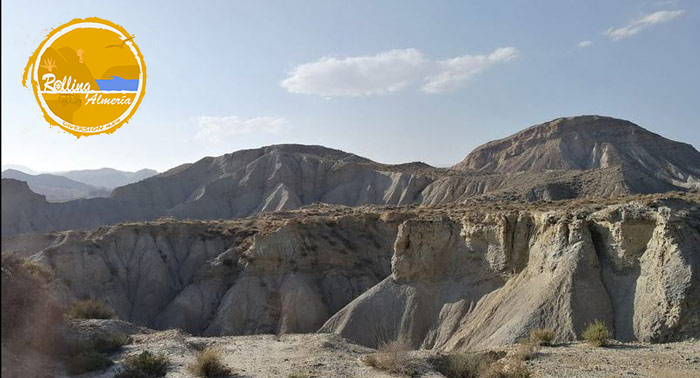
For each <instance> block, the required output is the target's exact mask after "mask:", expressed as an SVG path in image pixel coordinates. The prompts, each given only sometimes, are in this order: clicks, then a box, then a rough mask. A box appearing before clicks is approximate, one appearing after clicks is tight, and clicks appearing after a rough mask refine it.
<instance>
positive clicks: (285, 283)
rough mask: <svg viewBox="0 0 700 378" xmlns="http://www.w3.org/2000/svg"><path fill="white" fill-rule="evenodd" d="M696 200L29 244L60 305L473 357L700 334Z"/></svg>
mask: <svg viewBox="0 0 700 378" xmlns="http://www.w3.org/2000/svg"><path fill="white" fill-rule="evenodd" d="M699 245H700V197H698V196H697V195H692V194H674V195H665V196H646V197H634V198H624V199H620V200H610V201H608V202H607V204H606V203H600V201H562V202H555V203H550V204H540V205H538V206H537V208H535V207H534V206H531V205H527V204H517V203H490V204H489V203H481V204H474V205H464V206H449V207H396V208H386V207H385V208H376V207H362V208H349V207H337V206H316V207H310V208H305V209H302V210H296V211H292V212H277V213H273V214H263V215H258V216H256V217H253V218H248V219H240V220H228V221H178V220H174V219H171V220H159V221H156V222H145V223H144V222H139V223H125V224H120V225H116V226H109V227H101V228H98V229H94V230H91V231H70V232H57V233H53V234H47V235H32V234H25V235H18V236H13V237H12V238H8V239H5V240H4V241H3V244H2V246H3V254H5V253H20V254H21V255H22V256H29V258H30V259H31V260H32V261H35V262H38V263H41V264H44V265H46V266H48V267H50V268H51V269H52V270H53V271H54V272H55V275H56V277H57V278H58V280H59V281H60V282H62V283H63V290H62V292H63V294H62V295H63V296H65V298H64V301H66V302H68V301H70V300H71V299H72V298H81V297H96V298H98V299H101V300H104V301H106V302H108V303H109V304H110V305H111V306H112V307H114V309H115V311H116V313H117V314H118V316H119V317H120V318H121V319H123V320H126V321H130V322H134V323H136V324H138V325H143V326H148V327H151V328H156V329H170V328H180V329H183V330H186V331H187V332H190V333H193V334H203V335H212V336H213V335H241V334H255V333H299V332H302V333H303V332H314V331H316V330H318V329H320V330H321V331H322V332H333V333H338V334H340V335H342V336H344V337H346V338H349V339H351V340H353V341H355V342H358V343H361V344H364V345H368V346H376V345H377V344H379V343H381V342H383V341H388V340H393V339H396V338H405V339H406V340H408V341H409V342H410V343H411V344H412V345H413V346H415V347H421V348H429V349H438V350H453V349H471V348H482V347H490V346H493V345H498V344H507V343H512V342H514V341H515V340H517V339H519V338H521V337H523V336H525V335H527V334H528V333H529V331H530V330H532V329H535V328H544V327H547V328H552V329H554V330H555V331H556V333H557V338H558V339H559V340H560V341H565V340H574V339H577V338H578V337H579V336H580V334H581V332H582V330H583V328H584V327H585V326H586V325H587V323H589V322H591V321H593V320H594V319H601V320H603V321H604V322H606V324H608V326H609V327H610V329H611V330H613V333H614V337H615V338H617V339H619V340H623V341H633V340H641V341H672V340H682V339H685V338H690V337H700V317H699V316H698V315H697V314H698V313H700V296H699V293H700V254H699V251H700V250H699V249H698V246H699Z"/></svg>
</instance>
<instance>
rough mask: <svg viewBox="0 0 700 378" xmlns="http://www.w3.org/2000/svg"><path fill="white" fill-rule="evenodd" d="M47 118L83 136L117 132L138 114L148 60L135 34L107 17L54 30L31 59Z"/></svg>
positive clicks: (29, 72) (29, 73) (30, 74)
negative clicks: (145, 59) (131, 33)
mask: <svg viewBox="0 0 700 378" xmlns="http://www.w3.org/2000/svg"><path fill="white" fill-rule="evenodd" d="M27 79H29V80H30V82H31V86H32V90H33V91H34V96H35V97H36V101H37V102H38V103H39V107H40V108H41V111H42V112H43V113H44V118H45V119H46V120H47V121H48V122H49V123H50V124H52V125H56V126H59V127H61V128H62V129H64V130H66V131H68V132H69V133H72V134H74V135H76V136H78V137H80V136H88V135H94V134H100V133H108V134H111V133H113V132H114V131H115V130H116V129H118V128H119V127H121V126H122V125H123V124H124V123H126V122H128V121H129V118H131V116H132V115H134V113H135V112H136V109H137V108H138V106H139V104H140V103H141V100H142V99H143V95H144V94H145V89H146V64H145V63H144V61H143V56H142V55H141V51H140V50H139V48H138V46H137V45H136V43H135V42H134V36H133V35H130V34H129V33H127V32H126V30H124V28H122V27H121V26H119V25H116V24H114V23H112V22H109V21H107V20H102V19H99V18H95V17H93V18H86V19H75V20H73V21H71V22H69V23H67V24H64V25H61V26H60V27H58V28H56V29H54V30H52V31H51V32H50V33H49V35H48V36H47V37H46V39H45V40H44V41H43V42H42V43H41V44H40V45H39V47H38V48H37V49H36V51H35V52H34V54H33V55H32V56H31V57H30V58H29V62H28V63H27V67H26V68H25V70H24V77H23V79H22V84H23V85H24V86H25V87H26V86H27Z"/></svg>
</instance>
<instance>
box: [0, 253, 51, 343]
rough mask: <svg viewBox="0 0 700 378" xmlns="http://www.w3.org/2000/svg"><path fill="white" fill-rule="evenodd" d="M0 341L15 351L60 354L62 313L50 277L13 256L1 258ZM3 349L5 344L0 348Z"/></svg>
mask: <svg viewBox="0 0 700 378" xmlns="http://www.w3.org/2000/svg"><path fill="white" fill-rule="evenodd" d="M1 264H2V265H1V269H2V285H1V286H0V287H1V288H2V293H1V295H0V297H1V299H2V306H1V308H2V316H0V320H1V324H2V339H3V343H5V341H9V340H12V343H10V344H8V345H12V346H13V347H17V348H30V349H33V350H36V351H39V352H42V353H47V354H56V353H58V352H60V348H59V347H58V346H60V345H61V344H62V342H63V341H62V340H63V335H62V333H61V329H62V324H63V318H62V312H63V309H62V308H61V307H60V305H59V304H58V302H57V300H56V296H54V295H52V283H51V281H52V279H53V273H52V272H51V271H50V270H49V269H48V268H46V267H44V266H42V265H37V264H34V263H32V262H29V261H27V260H25V259H23V258H21V257H18V256H15V255H12V254H3V256H2V263H1ZM3 345H5V344H3Z"/></svg>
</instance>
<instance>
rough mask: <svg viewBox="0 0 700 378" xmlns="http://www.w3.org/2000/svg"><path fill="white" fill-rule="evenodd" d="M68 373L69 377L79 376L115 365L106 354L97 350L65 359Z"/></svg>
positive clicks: (83, 352)
mask: <svg viewBox="0 0 700 378" xmlns="http://www.w3.org/2000/svg"><path fill="white" fill-rule="evenodd" d="M64 364H65V366H66V371H67V372H68V374H69V375H78V374H83V373H87V372H89V371H96V370H102V369H105V368H107V367H109V366H112V365H114V362H113V361H112V360H111V359H109V357H107V356H106V355H105V354H104V353H100V352H98V351H96V350H87V351H82V352H79V353H77V354H74V355H69V356H66V357H65V358H64Z"/></svg>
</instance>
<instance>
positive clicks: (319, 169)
mask: <svg viewBox="0 0 700 378" xmlns="http://www.w3.org/2000/svg"><path fill="white" fill-rule="evenodd" d="M137 173H138V172H137ZM91 174H94V173H91ZM79 177H80V178H82V179H83V180H85V178H84V177H85V176H84V175H83V176H75V175H73V176H72V178H74V179H77V178H79ZM2 186H3V190H2V201H3V207H2V219H3V226H2V227H3V228H2V233H3V235H8V234H14V233H21V232H29V231H46V230H62V229H76V228H87V227H94V226H98V225H102V224H111V223H115V222H120V221H127V220H147V219H154V218H157V217H160V216H175V217H179V218H194V219H218V218H231V217H244V216H248V215H251V214H255V213H259V212H269V211H279V210H290V209H296V208H299V207H301V206H304V205H308V204H312V203H315V202H322V203H329V204H342V205H348V206H359V205H370V204H377V205H411V204H423V205H443V204H449V203H455V202H461V201H465V200H468V199H472V198H480V199H482V200H494V199H496V200H513V201H537V200H561V199H569V198H600V197H615V196H621V195H628V194H636V193H656V192H665V191H673V190H680V191H687V190H697V189H698V188H700V152H698V151H697V150H695V149H694V148H693V147H692V146H690V145H688V144H685V143H680V142H674V141H671V140H668V139H666V138H664V137H662V136H660V135H657V134H654V133H652V132H650V131H647V130H645V129H643V128H641V127H639V126H637V125H635V124H633V123H631V122H628V121H624V120H619V119H614V118H610V117H601V116H580V117H570V118H559V119H556V120H553V121H550V122H546V123H543V124H540V125H536V126H533V127H530V128H528V129H526V130H524V131H522V132H520V133H517V134H515V135H512V136H510V137H507V138H505V139H501V140H498V141H494V142H490V143H487V144H485V145H483V146H480V147H478V148H476V149H475V150H474V152H472V153H470V154H469V155H468V156H467V157H466V158H465V159H464V161H462V162H461V163H458V164H456V165H455V166H453V167H452V168H434V167H431V166H429V165H427V164H425V163H420V162H414V163H406V164H399V165H387V164H381V163H377V162H373V161H371V160H369V159H366V158H363V157H360V156H357V155H354V154H351V153H347V152H343V151H339V150H334V149H330V148H326V147H322V146H306V145H292V144H288V145H274V146H268V147H263V148H259V149H252V150H242V151H237V152H234V153H231V154H226V155H223V156H219V157H206V158H203V159H201V160H199V161H197V162H194V163H191V164H184V165H181V166H179V167H176V168H173V169H171V170H169V171H167V172H164V173H162V174H159V175H155V176H153V177H149V178H146V179H144V180H141V181H139V182H135V183H132V184H128V185H124V186H120V187H117V188H116V189H114V191H113V192H112V195H111V196H110V197H109V198H96V199H89V200H79V201H70V202H65V203H60V204H51V203H46V201H45V200H42V199H41V198H40V197H37V196H36V195H34V194H33V193H31V191H30V188H31V185H30V186H29V187H27V186H26V185H22V184H21V183H19V182H16V181H11V180H3V183H2ZM6 204H7V206H6Z"/></svg>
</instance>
